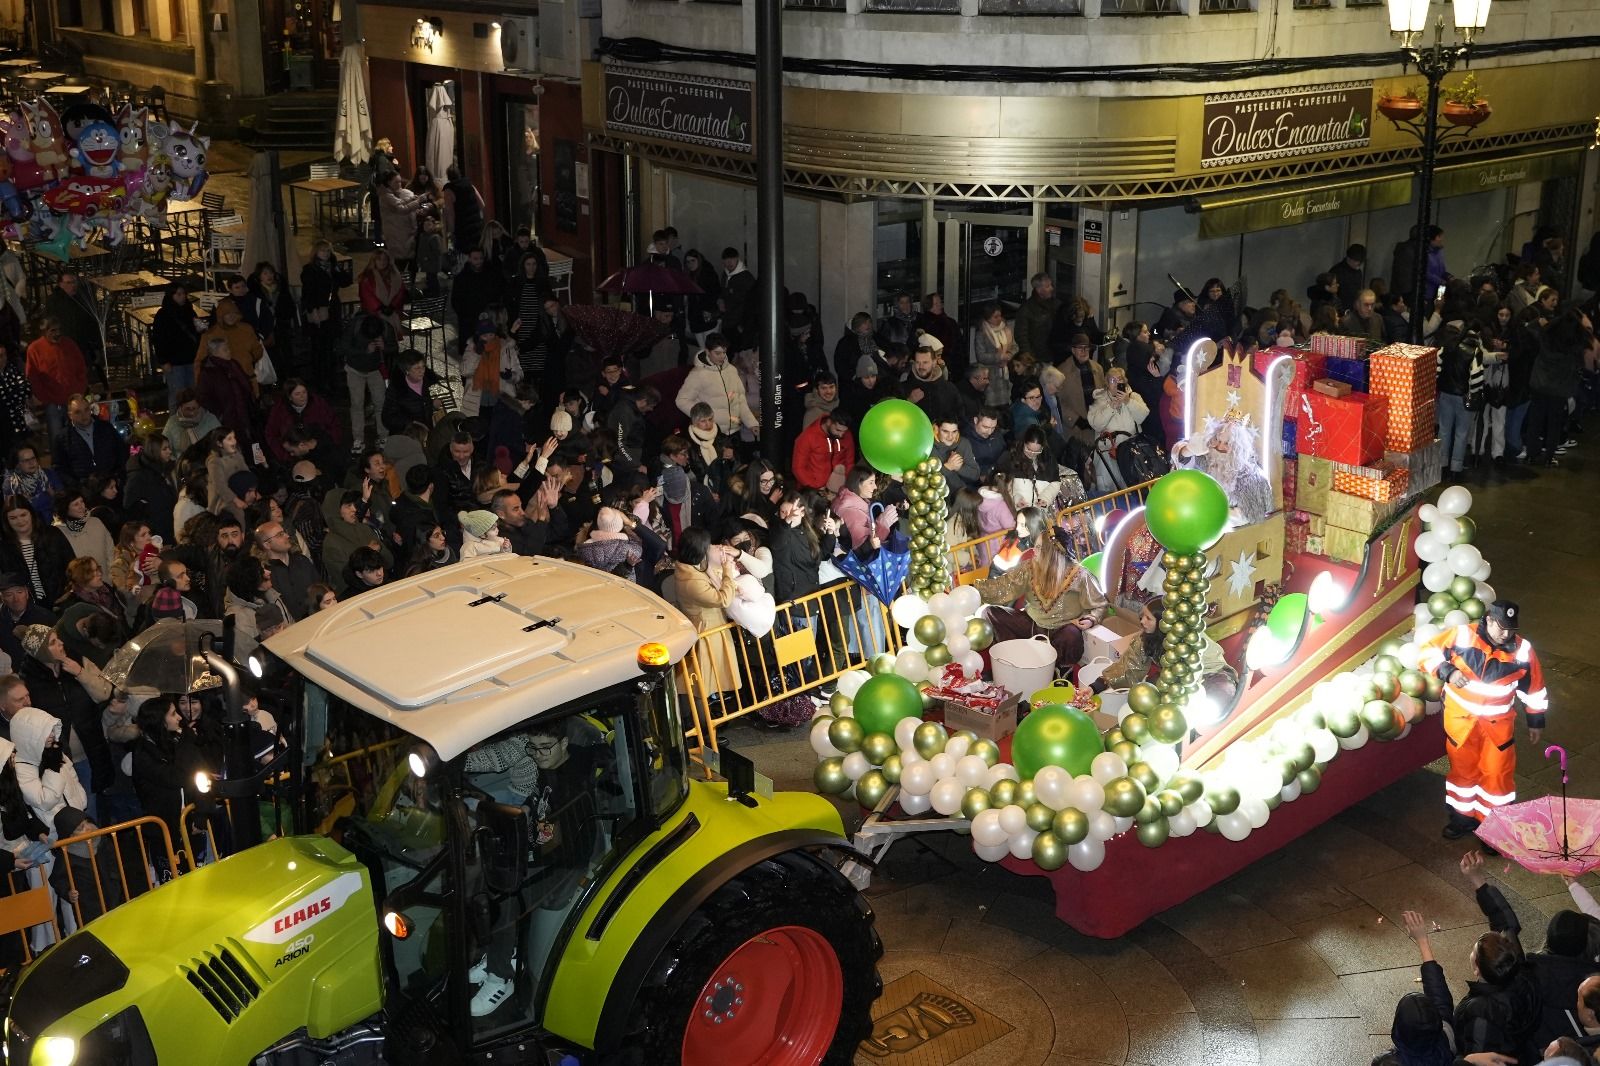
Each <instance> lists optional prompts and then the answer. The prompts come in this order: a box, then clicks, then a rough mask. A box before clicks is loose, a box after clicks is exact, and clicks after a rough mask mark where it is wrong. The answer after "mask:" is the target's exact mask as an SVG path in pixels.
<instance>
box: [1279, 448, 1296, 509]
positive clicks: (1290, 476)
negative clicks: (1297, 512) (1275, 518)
mask: <svg viewBox="0 0 1600 1066" xmlns="http://www.w3.org/2000/svg"><path fill="white" fill-rule="evenodd" d="M1299 487H1300V463H1299V461H1298V460H1295V459H1285V460H1284V461H1283V509H1284V510H1285V511H1292V510H1294V500H1295V490H1297V489H1298V488H1299Z"/></svg>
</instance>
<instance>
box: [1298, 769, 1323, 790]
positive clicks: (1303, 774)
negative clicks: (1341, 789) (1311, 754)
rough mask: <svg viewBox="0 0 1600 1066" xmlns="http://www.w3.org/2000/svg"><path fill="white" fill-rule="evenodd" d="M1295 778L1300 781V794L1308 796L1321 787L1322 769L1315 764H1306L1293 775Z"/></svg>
mask: <svg viewBox="0 0 1600 1066" xmlns="http://www.w3.org/2000/svg"><path fill="white" fill-rule="evenodd" d="M1295 780H1297V781H1299V782H1300V794H1301V795H1302V796H1309V795H1311V793H1313V792H1315V791H1316V790H1317V789H1319V788H1321V787H1322V771H1321V770H1318V769H1317V768H1316V767H1315V766H1308V767H1306V768H1305V769H1304V770H1301V771H1300V772H1299V773H1298V774H1296V775H1295Z"/></svg>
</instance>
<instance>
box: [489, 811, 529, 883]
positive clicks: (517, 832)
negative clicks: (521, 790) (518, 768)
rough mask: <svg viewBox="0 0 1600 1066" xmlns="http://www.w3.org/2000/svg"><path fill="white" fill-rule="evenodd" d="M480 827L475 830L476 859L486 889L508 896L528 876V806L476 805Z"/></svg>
mask: <svg viewBox="0 0 1600 1066" xmlns="http://www.w3.org/2000/svg"><path fill="white" fill-rule="evenodd" d="M478 818H479V819H480V820H481V822H482V826H483V828H482V829H480V830H479V831H478V833H477V837H478V858H479V860H480V861H481V862H482V863H483V880H484V884H485V885H486V886H488V888H489V891H491V892H493V893H495V894H496V895H501V896H509V895H511V894H513V893H515V892H516V891H518V890H519V889H520V888H521V887H522V883H523V882H524V881H526V880H527V879H528V839H529V835H530V825H529V822H528V809H527V808H526V807H514V806H511V805H510V804H506V803H488V802H485V803H480V804H478Z"/></svg>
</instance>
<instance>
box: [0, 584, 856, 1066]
mask: <svg viewBox="0 0 1600 1066" xmlns="http://www.w3.org/2000/svg"><path fill="white" fill-rule="evenodd" d="M694 639H695V631H694V629H693V627H692V626H691V625H690V624H689V623H688V622H687V621H686V620H685V619H684V618H683V616H682V615H680V614H678V613H677V612H676V611H675V610H673V609H672V608H671V607H669V606H668V605H667V604H666V603H664V602H663V601H662V600H660V599H659V598H657V597H655V596H654V595H652V594H650V593H649V592H646V591H644V590H642V589H640V588H639V587H638V586H636V585H634V584H631V583H630V582H627V581H624V580H621V579H619V578H616V577H613V576H610V575H607V574H604V573H601V572H599V571H596V570H592V569H589V568H587V567H582V566H577V565H573V564H569V563H565V562H560V561H556V560H550V559H526V558H516V557H496V558H493V559H478V560H475V561H472V562H467V563H461V564H458V565H456V566H453V567H449V568H447V569H444V570H439V571H435V572H432V573H428V574H424V575H421V576H418V577H415V578H411V579H407V580H405V581H401V582H398V583H396V584H394V585H392V586H386V587H384V588H382V589H380V590H377V591H374V592H371V593H368V594H367V595H364V596H362V597H360V598H359V599H357V600H353V601H351V602H348V603H345V604H341V605H339V606H338V607H335V608H333V609H331V610H328V611H325V612H323V613H320V614H317V615H315V616H313V617H311V618H308V619H306V620H305V621H302V622H300V623H298V624H296V625H294V626H292V627H290V628H289V629H287V630H285V631H283V632H282V633H280V634H278V635H277V636H275V637H273V638H271V640H269V641H268V643H267V647H268V648H269V649H270V651H271V652H272V653H273V654H274V655H275V656H276V657H278V658H280V659H282V660H283V661H284V662H285V663H287V664H288V666H289V667H290V668H291V669H292V670H293V671H294V672H295V673H297V674H298V675H299V677H300V678H301V679H302V681H303V684H300V685H297V686H296V691H298V692H299V693H300V697H299V698H300V710H299V715H298V717H299V721H298V723H297V726H296V727H295V728H294V729H290V730H287V732H290V733H298V736H299V738H300V739H301V742H302V743H303V742H304V741H305V738H306V737H307V735H308V731H309V736H310V737H311V738H312V739H313V741H315V740H316V738H318V737H319V736H320V735H321V732H322V731H323V730H325V729H326V728H327V723H328V721H329V716H330V714H332V715H333V716H334V717H335V719H337V716H338V715H340V714H346V715H350V716H352V717H356V718H359V719H360V720H361V722H362V724H363V726H364V727H365V728H366V729H367V732H368V736H369V737H370V736H372V735H373V731H376V735H377V737H378V738H379V740H380V741H381V742H382V743H383V744H384V745H386V746H387V748H388V750H390V751H393V752H396V753H398V754H399V755H400V756H403V757H397V758H394V759H393V760H392V765H391V767H390V768H386V769H384V770H383V771H381V772H377V773H374V774H372V775H371V779H370V780H369V781H364V782H362V783H361V785H360V787H359V788H358V789H357V796H358V800H357V805H356V807H355V809H354V810H353V811H352V812H351V813H349V814H348V815H347V816H345V817H343V818H341V819H340V820H339V821H338V823H337V829H336V831H335V832H334V833H331V834H329V835H327V836H318V835H310V836H305V835H302V836H285V837H281V838H278V839H274V840H271V841H269V842H267V843H263V844H259V845H257V846H254V847H249V848H246V849H244V850H242V851H240V852H239V853H238V854H236V855H234V856H232V857H230V858H227V859H224V860H222V861H220V862H216V863H213V864H210V865H204V866H201V867H200V868H198V869H197V870H195V871H193V872H191V873H188V874H185V875H183V876H181V877H178V878H176V879H175V880H173V881H172V882H170V883H168V884H166V885H163V886H162V887H160V888H158V889H156V890H155V891H153V892H150V893H148V894H146V895H143V896H140V897H138V898H136V899H134V900H132V901H130V902H129V903H127V904H125V905H123V906H121V907H119V908H117V909H115V910H113V911H111V912H110V913H108V914H106V915H105V916H104V917H102V918H100V919H99V920H97V921H94V922H92V923H90V924H89V925H88V926H87V927H86V928H84V929H82V930H80V931H79V932H77V933H75V934H73V935H71V936H69V937H67V938H65V939H64V940H63V941H62V942H61V943H59V944H58V945H56V946H55V947H54V948H52V949H51V950H49V951H48V952H46V953H45V954H43V955H41V956H40V957H39V959H38V960H37V961H35V962H34V963H33V964H32V965H31V966H30V967H28V968H27V969H26V970H24V971H23V973H22V975H21V977H20V979H19V980H18V982H17V984H16V987H15V990H14V993H13V997H12V1000H11V1003H10V1006H9V1009H8V1013H7V1016H6V1020H5V1031H4V1038H5V1052H6V1058H7V1062H8V1066H156V1064H159V1066H209V1064H213V1063H214V1064H218V1066H223V1064H225V1066H312V1064H317V1066H331V1064H340V1066H344V1064H351V1066H361V1064H367V1063H396V1064H411V1063H417V1064H422V1063H427V1064H430V1066H442V1064H450V1063H503V1062H504V1063H548V1064H552V1066H553V1064H557V1063H560V1064H585V1066H587V1064H592V1063H601V1064H619V1066H625V1064H637V1066H662V1064H667V1063H684V1064H687V1066H709V1064H715V1066H746V1064H750V1066H753V1064H756V1063H761V1064H772V1066H812V1064H815V1063H845V1062H849V1061H851V1060H852V1058H853V1057H854V1054H855V1049H856V1045H857V1044H858V1043H859V1042H860V1041H861V1040H862V1039H863V1038H865V1037H866V1036H867V1035H868V1033H869V1031H870V1028H871V1017H870V1011H871V1007H872V1003H873V1001H874V1000H875V999H876V998H877V996H878V994H879V992H880V991H881V984H880V982H879V979H878V974H877V960H878V958H879V957H880V956H881V954H882V944H881V942H880V941H879V939H878V935H877V933H876V931H875V930H874V928H873V919H872V911H871V908H870V907H869V906H868V905H867V903H866V902H865V900H863V899H862V897H861V896H860V895H859V893H858V892H857V891H856V890H855V889H854V888H853V887H852V885H851V884H850V882H849V881H848V880H847V879H846V878H845V877H844V876H842V875H841V874H840V873H839V871H838V870H837V869H836V867H835V865H834V863H833V862H831V861H829V857H830V855H831V856H833V857H835V858H836V857H838V856H841V855H847V854H848V851H847V847H846V845H845V840H844V829H843V825H842V823H841V821H840V818H839V815H838V813H837V811H836V810H835V809H834V808H833V807H832V806H831V805H830V804H828V803H827V802H826V801H824V800H822V799H821V798H820V797H817V796H814V795H810V794H778V795H775V796H772V797H770V798H759V797H756V796H752V795H748V794H747V793H745V791H744V790H742V789H735V790H732V791H731V792H730V788H729V786H728V785H727V784H726V783H722V784H714V783H709V782H705V781H702V780H699V779H698V777H697V775H694V774H691V773H690V767H689V759H688V754H687V750H686V747H685V743H684V735H683V729H682V727H681V725H680V715H681V714H682V711H681V709H680V703H679V700H678V698H677V695H676V693H675V691H674V682H673V670H672V666H673V664H674V663H676V662H677V661H678V660H679V659H681V658H682V657H683V656H684V655H685V654H687V652H688V650H689V648H690V647H691V646H692V644H693V642H694ZM213 662H215V659H213ZM349 709H353V711H352V710H349ZM249 774H250V769H249V768H245V769H244V770H243V771H242V772H240V773H239V774H237V775H235V777H236V780H235V781H234V784H237V782H238V780H239V779H243V780H245V781H249V780H250V777H249ZM224 776H225V777H226V776H227V775H224ZM229 784H230V782H229V781H227V780H221V781H217V782H214V783H213V787H215V788H216V789H217V790H218V792H219V793H220V794H226V793H227V786H228V785H229ZM300 791H301V792H304V791H305V790H303V789H302V790H300ZM302 806H304V804H302ZM335 836H336V837H337V838H338V840H337V842H336V840H335V839H334V837H335Z"/></svg>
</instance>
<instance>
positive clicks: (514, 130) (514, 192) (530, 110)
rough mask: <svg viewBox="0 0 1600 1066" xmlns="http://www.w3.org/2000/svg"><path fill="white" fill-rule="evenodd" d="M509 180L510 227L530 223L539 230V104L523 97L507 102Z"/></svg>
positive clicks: (507, 171)
mask: <svg viewBox="0 0 1600 1066" xmlns="http://www.w3.org/2000/svg"><path fill="white" fill-rule="evenodd" d="M505 109H506V112H505V115H506V121H505V131H506V133H505V136H506V143H505V153H506V155H505V158H506V184H505V187H506V189H507V190H508V191H507V196H508V198H509V207H510V212H509V215H508V217H509V219H510V225H511V231H512V232H513V233H515V232H516V229H517V227H518V226H527V227H529V228H530V229H532V230H533V231H534V232H535V233H537V232H538V231H539V105H538V104H534V103H528V102H526V101H523V100H508V101H506V103H505Z"/></svg>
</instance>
